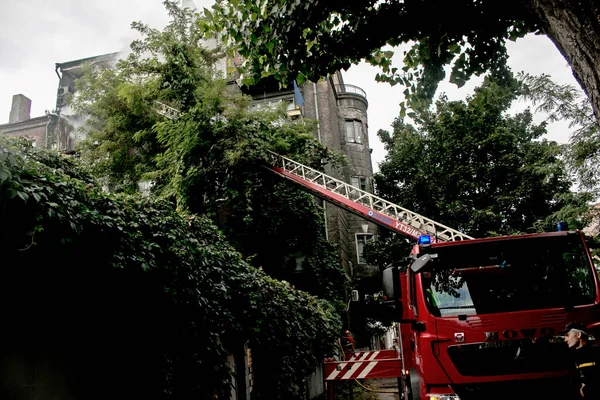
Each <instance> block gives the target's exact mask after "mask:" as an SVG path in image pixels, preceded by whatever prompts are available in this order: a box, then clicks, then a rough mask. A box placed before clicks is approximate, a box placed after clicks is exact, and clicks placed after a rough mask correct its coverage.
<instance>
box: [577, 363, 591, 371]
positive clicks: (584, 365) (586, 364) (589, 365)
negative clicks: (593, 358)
mask: <svg viewBox="0 0 600 400" xmlns="http://www.w3.org/2000/svg"><path fill="white" fill-rule="evenodd" d="M594 365H596V363H595V362H589V363H583V364H579V365H578V366H577V369H579V368H585V367H593V366H594Z"/></svg>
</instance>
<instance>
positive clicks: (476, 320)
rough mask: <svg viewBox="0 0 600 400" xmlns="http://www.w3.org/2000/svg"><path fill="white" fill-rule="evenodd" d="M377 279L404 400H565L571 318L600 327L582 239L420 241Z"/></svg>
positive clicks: (598, 299)
mask: <svg viewBox="0 0 600 400" xmlns="http://www.w3.org/2000/svg"><path fill="white" fill-rule="evenodd" d="M560 227H561V228H562V229H564V227H565V226H564V225H562V224H561V225H560ZM383 281H384V294H385V296H386V297H387V301H388V302H389V303H390V305H391V306H392V307H391V308H392V309H393V311H392V312H393V313H394V319H395V320H396V321H398V322H399V323H398V325H397V329H398V330H399V332H398V333H399V337H400V338H401V340H400V341H399V347H400V351H401V354H402V361H403V369H404V371H405V374H406V376H405V382H406V385H405V398H406V399H412V400H416V399H431V400H433V399H436V400H451V399H452V400H454V399H460V400H470V399H517V398H518V399H520V398H523V399H525V398H539V399H545V398H553V399H554V398H556V399H563V398H565V399H566V398H569V397H568V394H567V390H568V388H569V385H568V383H567V382H566V379H567V370H568V369H569V367H570V366H571V365H572V363H571V362H569V356H570V354H569V350H568V349H567V346H566V345H565V344H564V343H563V340H562V338H561V337H559V336H557V335H558V333H559V332H560V331H561V329H564V326H565V325H566V324H567V323H568V322H571V321H580V322H583V323H585V324H587V325H588V328H589V329H590V331H591V332H592V334H593V333H594V331H595V330H598V329H599V328H600V322H598V321H600V307H599V304H600V295H599V291H598V278H597V275H596V272H595V268H594V264H593V262H592V259H591V257H590V254H589V251H588V249H587V246H586V243H585V240H584V236H583V234H582V233H581V232H576V231H565V230H561V231H558V232H551V233H542V234H531V235H523V236H505V237H494V238H486V239H471V240H464V241H454V242H445V243H431V242H430V241H429V240H428V239H427V238H423V239H422V240H420V243H419V244H417V245H415V246H414V249H413V251H412V254H411V257H410V260H409V261H408V262H407V264H406V265H394V266H390V267H388V268H387V269H385V270H384V274H383Z"/></svg>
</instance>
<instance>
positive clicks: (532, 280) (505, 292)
mask: <svg viewBox="0 0 600 400" xmlns="http://www.w3.org/2000/svg"><path fill="white" fill-rule="evenodd" d="M430 252H431V253H432V254H436V255H437V257H435V258H434V260H435V261H434V262H432V265H431V266H428V267H427V271H426V272H421V277H422V279H421V280H422V284H423V290H424V293H425V299H426V301H427V304H428V307H429V309H430V311H431V312H432V313H433V314H434V315H436V316H441V317H445V316H457V315H465V314H466V315H474V314H489V313H500V312H510V311H522V310H533V309H541V308H555V307H570V306H577V305H583V304H592V303H593V302H594V300H595V298H596V291H595V283H594V278H593V272H592V271H593V270H592V268H593V265H591V263H590V262H589V260H588V257H587V255H586V252H585V249H584V246H583V243H582V242H581V238H580V237H579V235H569V236H554V237H552V236H550V237H535V238H518V239H517V238H515V239H509V240H500V241H495V242H483V243H473V244H464V245H457V246H448V247H439V248H435V249H431V251H430Z"/></svg>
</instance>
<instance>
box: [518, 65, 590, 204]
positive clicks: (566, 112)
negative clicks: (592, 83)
mask: <svg viewBox="0 0 600 400" xmlns="http://www.w3.org/2000/svg"><path fill="white" fill-rule="evenodd" d="M519 79H520V80H521V81H522V82H523V91H522V93H521V96H522V97H524V98H526V99H528V100H531V101H532V102H533V104H534V105H536V106H537V110H538V111H542V112H545V113H547V114H548V120H549V121H551V122H553V121H559V120H564V121H567V122H568V123H569V128H571V129H573V132H572V133H571V140H570V143H569V145H568V146H567V147H566V151H565V155H566V161H567V165H568V166H569V167H570V169H571V171H572V172H573V173H574V174H575V175H576V176H577V178H578V184H579V185H580V186H581V187H582V188H583V189H585V190H590V191H595V192H596V193H598V192H599V191H600V168H599V165H600V127H599V126H598V124H597V123H596V120H595V118H594V113H593V110H592V108H591V106H590V103H589V101H588V100H587V99H582V98H581V96H580V94H579V91H578V90H577V89H576V88H574V87H573V86H570V85H558V84H556V83H554V82H553V81H552V80H551V79H550V77H549V76H548V75H541V76H531V75H527V74H520V75H519Z"/></svg>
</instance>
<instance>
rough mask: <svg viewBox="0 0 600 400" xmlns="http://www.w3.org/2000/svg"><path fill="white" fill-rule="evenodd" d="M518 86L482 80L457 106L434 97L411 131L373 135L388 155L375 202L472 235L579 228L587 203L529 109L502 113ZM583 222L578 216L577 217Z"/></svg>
mask: <svg viewBox="0 0 600 400" xmlns="http://www.w3.org/2000/svg"><path fill="white" fill-rule="evenodd" d="M519 90H520V86H519V85H516V84H513V86H511V87H505V86H504V85H499V84H498V83H496V82H494V81H492V80H489V79H486V80H485V82H484V84H483V85H482V86H481V87H480V88H478V89H476V91H475V93H474V95H472V96H471V97H469V98H468V99H467V100H466V101H465V102H463V101H448V100H447V99H446V98H444V97H442V98H441V99H440V100H438V101H437V103H436V110H435V111H430V110H428V109H425V110H421V111H420V112H418V113H417V115H416V116H415V118H416V123H415V124H414V125H411V124H408V123H404V122H403V121H402V120H400V119H398V120H396V121H395V123H394V132H393V134H392V135H390V134H389V133H388V132H386V131H380V132H379V133H378V135H379V137H380V138H381V140H382V142H383V143H384V145H385V147H386V150H387V152H388V154H387V156H386V158H385V160H384V162H382V163H381V165H380V172H379V173H378V174H376V176H375V182H376V187H377V192H378V194H379V195H380V196H381V197H384V198H388V199H390V200H391V201H394V202H397V203H400V204H403V205H404V206H405V207H407V208H409V209H412V210H415V211H416V212H419V213H421V214H423V215H428V216H429V217H430V218H432V219H434V220H436V221H439V222H441V223H443V224H445V225H448V226H452V227H455V228H457V229H459V230H461V231H463V232H465V233H467V234H470V235H472V236H474V237H485V236H488V235H490V234H511V233H518V232H531V231H538V230H553V224H554V223H555V222H556V221H557V219H558V218H559V217H560V220H565V219H566V220H568V222H569V223H570V226H571V227H573V228H576V227H577V228H582V227H584V226H585V225H586V223H587V222H588V220H587V219H586V218H585V215H586V212H587V209H588V206H587V201H589V200H591V196H590V195H589V193H585V192H582V193H573V192H572V191H571V185H572V182H571V180H570V177H569V175H568V173H567V170H566V168H565V164H564V161H563V159H562V157H561V148H560V146H559V145H557V144H556V143H555V142H551V141H547V140H545V139H543V138H542V135H543V134H544V133H545V132H546V130H545V123H542V124H540V125H536V124H534V123H533V121H532V114H531V112H530V111H529V110H526V111H524V112H522V113H519V114H517V115H515V116H509V115H506V111H507V110H508V108H509V107H510V104H511V102H512V100H514V99H515V98H516V96H517V93H518V92H519ZM582 216H583V217H582Z"/></svg>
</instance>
